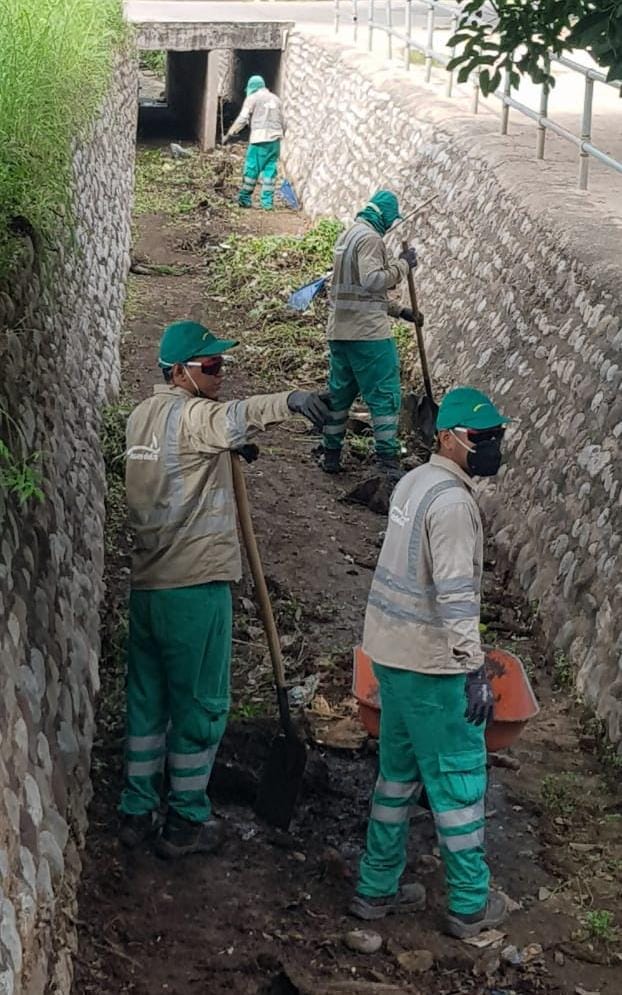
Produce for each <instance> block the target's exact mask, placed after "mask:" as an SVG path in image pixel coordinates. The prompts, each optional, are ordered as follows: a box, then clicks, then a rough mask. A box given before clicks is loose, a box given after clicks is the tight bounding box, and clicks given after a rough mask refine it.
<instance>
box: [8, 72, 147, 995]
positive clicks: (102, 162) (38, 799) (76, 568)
mask: <svg viewBox="0 0 622 995" xmlns="http://www.w3.org/2000/svg"><path fill="white" fill-rule="evenodd" d="M136 93H137V76H136V67H135V65H134V62H133V60H131V59H128V60H127V61H125V62H124V63H123V65H122V66H119V68H118V69H117V71H116V72H115V78H114V81H113V86H112V88H111V90H110V93H109V95H108V97H107V98H106V102H105V106H104V107H103V110H102V114H101V118H100V120H99V121H98V122H97V123H96V125H95V127H94V128H93V130H92V133H91V134H90V136H89V137H88V138H87V139H85V140H84V141H83V142H82V143H81V144H80V145H79V147H77V148H76V151H75V158H74V169H73V179H74V183H73V186H74V203H75V219H76V227H75V243H74V244H72V245H68V244H64V245H58V246H56V247H55V248H53V249H49V248H45V247H37V246H35V245H34V244H33V242H32V241H31V240H30V239H29V238H27V237H26V238H24V240H23V258H22V262H21V263H20V265H19V267H18V269H17V272H16V273H15V274H14V276H13V278H12V280H11V283H10V285H8V286H3V287H1V288H0V363H1V365H2V371H3V375H2V383H1V384H0V406H1V408H2V435H3V439H5V441H9V442H10V444H11V445H12V446H13V448H14V449H19V439H18V436H17V431H16V430H15V429H13V431H9V432H8V433H7V429H6V425H7V420H6V415H9V416H10V418H12V419H13V420H14V422H15V423H16V425H17V426H19V428H20V430H21V432H23V441H24V443H25V446H26V448H27V450H28V451H29V452H33V451H38V452H40V453H41V454H42V468H43V478H44V484H43V490H44V493H45V499H44V501H43V502H42V503H36V502H30V503H29V504H28V505H27V506H26V507H20V506H19V505H18V504H17V502H16V501H15V500H14V499H13V498H12V497H7V494H6V493H4V492H0V522H1V537H0V542H1V546H2V550H1V557H0V619H1V622H0V688H1V689H0V871H1V876H2V880H1V892H0V903H1V908H0V993H1V995H13V993H15V995H20V993H23V995H41V993H42V992H43V991H47V992H50V993H66V992H68V991H69V988H70V981H71V948H72V946H73V944H74V939H75V938H74V936H73V926H72V924H71V919H70V916H69V917H68V916H67V912H69V914H70V915H71V911H72V907H73V902H74V897H75V884H76V881H77V878H78V874H79V870H80V859H79V855H78V851H79V849H80V848H81V846H82V844H83V840H84V833H85V829H86V806H87V804H88V801H89V798H90V784H89V762H90V752H91V743H92V738H93V707H94V698H95V695H96V693H97V689H98V670H97V660H98V649H99V637H98V627H99V625H98V623H99V617H98V610H99V605H100V601H101V598H102V566H103V523H104V489H105V478H104V470H103V464H102V457H101V452H100V445H99V429H100V421H101V412H102V406H103V405H104V404H106V402H107V401H108V400H110V399H112V398H114V397H115V395H116V393H117V390H118V386H119V357H118V342H119V334H120V328H121V321H122V310H123V296H124V284H125V279H126V275H127V270H128V267H129V245H130V210H131V195H132V178H133V162H134V138H135V128H136ZM73 911H74V912H75V909H74V910H73Z"/></svg>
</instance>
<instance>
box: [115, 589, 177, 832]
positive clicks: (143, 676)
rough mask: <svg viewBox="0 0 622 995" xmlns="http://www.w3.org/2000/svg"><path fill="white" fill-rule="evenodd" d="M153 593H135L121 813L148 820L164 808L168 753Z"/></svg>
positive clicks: (131, 606) (131, 611)
mask: <svg viewBox="0 0 622 995" xmlns="http://www.w3.org/2000/svg"><path fill="white" fill-rule="evenodd" d="M151 594H152V592H151V591H132V592H131V593H130V603H129V634H128V646H127V690H126V712H127V741H126V753H125V784H124V788H123V793H122V795H121V803H120V806H119V808H120V811H121V812H122V813H124V814H125V815H146V814H147V813H149V812H153V811H154V810H155V809H156V808H158V806H159V804H160V797H161V795H160V792H161V790H162V780H163V771H164V756H165V753H166V725H167V722H168V706H167V691H166V675H165V672H164V667H163V662H162V657H161V654H160V646H159V643H158V639H157V635H156V633H155V631H154V628H153V619H152V607H153V606H152V598H151Z"/></svg>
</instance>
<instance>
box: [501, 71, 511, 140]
mask: <svg viewBox="0 0 622 995" xmlns="http://www.w3.org/2000/svg"><path fill="white" fill-rule="evenodd" d="M511 95H512V80H511V77H510V70H509V69H506V71H505V82H504V84H503V96H504V97H510V96H511ZM509 117H510V106H509V104H508V103H507V101H506V100H504V101H503V106H502V108H501V134H502V135H507V133H508V120H509Z"/></svg>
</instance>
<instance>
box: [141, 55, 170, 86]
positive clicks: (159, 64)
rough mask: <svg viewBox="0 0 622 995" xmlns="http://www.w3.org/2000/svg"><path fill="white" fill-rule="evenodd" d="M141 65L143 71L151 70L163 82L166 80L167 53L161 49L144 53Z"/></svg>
mask: <svg viewBox="0 0 622 995" xmlns="http://www.w3.org/2000/svg"><path fill="white" fill-rule="evenodd" d="M139 64H140V67H141V69H150V70H151V72H152V73H155V75H156V76H157V77H158V79H161V80H162V82H164V80H165V79H166V52H163V51H162V50H160V49H154V50H153V51H142V52H141V53H140V59H139Z"/></svg>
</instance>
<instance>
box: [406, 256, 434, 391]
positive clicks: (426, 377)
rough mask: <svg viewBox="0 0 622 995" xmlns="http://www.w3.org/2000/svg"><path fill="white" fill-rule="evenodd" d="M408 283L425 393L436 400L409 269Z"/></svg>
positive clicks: (411, 274) (411, 272)
mask: <svg viewBox="0 0 622 995" xmlns="http://www.w3.org/2000/svg"><path fill="white" fill-rule="evenodd" d="M407 249H408V241H407V239H403V241H402V251H403V252H406V250H407ZM406 280H407V283H408V293H409V294H410V306H411V309H412V312H413V314H414V315H415V332H416V335H417V348H418V350H419V359H420V360H421V372H422V373H423V383H424V385H425V392H426V394H427V395H428V397H429V398H430V400H431V401H433V400H434V397H433V394H432V381H431V380H430V370H429V368H428V357H427V356H426V353H425V342H424V340H423V330H422V328H421V324H420V322H418V321H417V320H416V316H417V314H418V313H419V308H418V306H417V291H416V290H415V278H414V277H413V271H412V270H411V269H410V267H409V268H408V274H407V276H406Z"/></svg>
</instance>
